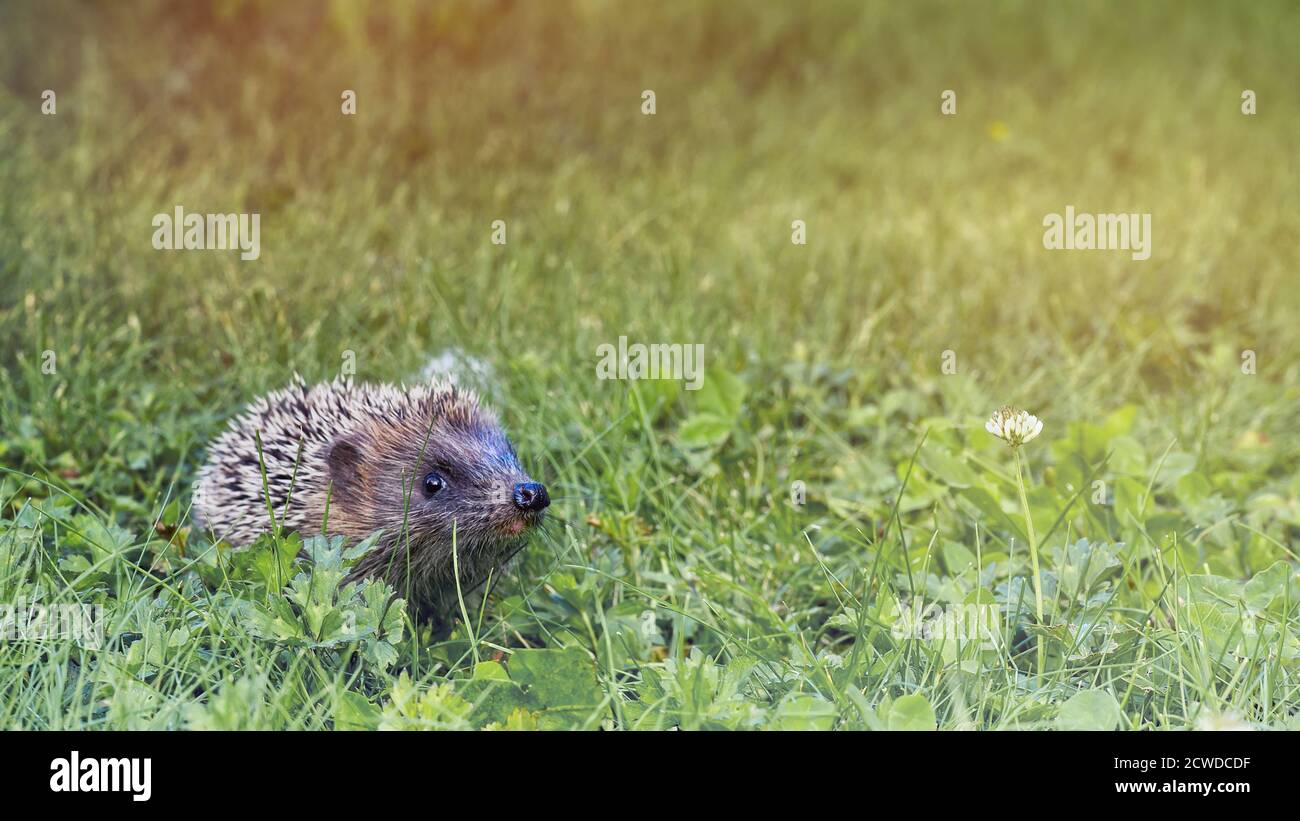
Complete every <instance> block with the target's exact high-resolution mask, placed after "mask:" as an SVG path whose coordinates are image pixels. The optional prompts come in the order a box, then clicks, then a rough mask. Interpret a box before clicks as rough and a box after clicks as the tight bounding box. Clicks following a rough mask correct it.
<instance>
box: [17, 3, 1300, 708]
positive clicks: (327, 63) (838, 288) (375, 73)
mask: <svg viewBox="0 0 1300 821" xmlns="http://www.w3.org/2000/svg"><path fill="white" fill-rule="evenodd" d="M1185 5H1186V4H1183V3H1165V2H1158V3H1147V4H1142V5H1140V6H1138V7H1136V8H1135V7H1132V6H1131V5H1129V4H1121V3H1114V4H1111V3H1091V4H1087V5H1082V6H1074V7H1055V6H1048V7H1044V6H1042V5H1041V4H1029V3H1025V4H1020V3H1000V4H991V5H987V6H984V5H982V6H979V7H976V6H970V5H964V4H963V5H957V6H952V7H947V6H930V5H921V4H892V3H891V4H886V3H880V4H876V3H868V4H865V5H863V4H859V3H848V2H845V3H839V2H828V3H819V4H817V5H816V6H815V7H814V8H813V9H812V10H811V11H806V10H800V9H799V7H797V5H795V4H790V5H778V4H754V5H752V6H746V7H743V8H739V9H738V8H736V7H735V6H734V5H733V4H728V3H705V4H668V5H667V6H666V7H662V8H655V9H651V8H643V7H642V4H603V3H594V2H583V1H582V0H574V1H573V2H569V3H547V4H531V3H518V4H512V3H465V2H452V3H448V4H443V5H440V6H438V7H437V8H438V11H436V12H430V13H427V14H419V13H417V14H413V15H406V14H404V13H403V12H401V11H393V12H391V13H390V14H388V16H386V17H384V18H383V19H380V20H370V21H368V22H367V21H364V20H359V19H357V18H356V16H355V14H352V13H349V12H348V10H349V9H352V8H354V7H353V6H351V5H349V4H337V5H336V6H334V11H329V12H327V11H325V10H324V8H325V7H324V5H323V4H320V6H321V7H320V8H317V4H306V3H303V4H296V3H287V4H286V3H261V2H247V3H216V2H213V3H209V4H192V3H189V4H173V3H168V2H161V1H159V2H154V3H149V4H134V5H133V6H132V7H131V8H130V9H127V8H117V7H113V6H110V7H108V8H92V7H87V6H83V5H82V4H78V3H67V2H56V3H47V4H36V3H30V4H10V5H7V6H6V7H5V8H4V9H3V10H0V17H3V18H4V19H2V20H0V30H4V31H6V32H8V34H7V35H6V37H5V39H6V45H8V46H12V47H11V48H6V49H4V50H3V52H4V53H3V54H2V55H0V145H3V147H4V152H3V155H4V157H3V159H2V160H0V365H2V366H3V369H2V370H0V465H3V478H0V602H6V603H14V602H27V603H32V602H42V603H51V604H52V603H85V604H95V605H99V606H101V607H102V608H103V611H102V613H103V621H102V623H103V625H104V627H105V641H104V643H103V645H102V646H101V647H99V648H98V649H89V648H87V647H85V646H82V645H78V644H76V643H74V642H68V641H58V640H54V639H45V640H41V641H36V640H23V641H17V640H6V641H4V642H3V643H0V665H3V668H4V670H5V674H4V675H0V726H3V727H8V728H13V727H23V728H32V729H44V728H141V727H166V728H175V727H259V728H299V729H316V728H336V727H478V726H483V725H486V724H499V725H503V726H512V727H530V726H542V727H618V728H648V727H667V726H681V727H687V728H695V727H736V728H740V727H767V728H776V727H819V728H820V727H837V728H891V727H903V728H911V727H918V728H919V727H932V726H937V727H939V728H941V729H959V728H960V729H965V728H979V729H1002V728H1034V729H1039V728H1052V727H1118V728H1123V729H1145V728H1158V729H1178V728H1188V727H1198V726H1200V727H1204V726H1219V725H1223V724H1242V723H1244V724H1249V725H1251V726H1257V727H1274V728H1282V727H1295V726H1296V722H1297V719H1296V715H1295V714H1296V705H1297V687H1300V667H1298V664H1297V653H1300V646H1297V641H1296V637H1295V636H1296V627H1297V621H1298V619H1300V614H1298V612H1297V602H1298V600H1300V587H1298V586H1297V580H1296V567H1297V562H1298V561H1300V558H1298V557H1297V555H1296V541H1297V540H1296V536H1297V533H1300V480H1298V479H1297V478H1296V477H1297V465H1298V464H1300V437H1297V434H1296V431H1297V430H1300V424H1298V423H1300V401H1298V400H1300V369H1297V367H1296V364H1295V363H1296V362H1297V361H1298V360H1297V353H1298V351H1297V339H1296V335H1295V333H1294V324H1295V323H1294V317H1295V316H1296V309H1297V307H1300V306H1297V304H1296V303H1297V291H1296V289H1295V288H1294V287H1293V282H1292V280H1293V278H1294V272H1295V268H1296V265H1297V263H1298V262H1300V259H1297V252H1296V249H1297V247H1300V245H1298V244H1297V239H1298V238H1300V216H1298V215H1300V208H1298V207H1297V204H1298V203H1297V173H1298V171H1297V166H1296V160H1295V151H1294V146H1295V143H1296V138H1297V136H1298V135H1300V93H1297V90H1296V88H1295V87H1294V84H1288V82H1287V79H1286V78H1288V77H1291V76H1294V73H1295V72H1294V69H1295V58H1294V55H1295V54H1297V53H1300V42H1298V41H1300V26H1297V25H1296V23H1297V22H1298V21H1297V20H1296V11H1295V9H1293V8H1290V7H1288V6H1286V5H1285V4H1280V3H1276V4H1275V3H1255V4H1250V5H1249V6H1245V7H1235V6H1231V5H1227V4H1222V5H1219V4H1216V5H1204V6H1198V7H1197V9H1196V13H1194V14H1193V13H1186V12H1185V10H1184V9H1185ZM394 8H395V9H401V8H405V6H404V5H402V4H396V5H395V6H394ZM68 55H75V56H74V57H72V58H69V57H68ZM47 88H50V89H54V90H56V92H57V95H58V96H57V106H58V108H57V114H55V115H54V116H42V115H41V114H40V100H41V92H42V91H43V90H44V89H47ZM949 88H951V89H955V90H956V91H957V93H958V113H957V115H956V116H954V117H944V116H941V115H940V114H939V102H940V94H941V92H942V91H943V90H944V89H949ZM1244 88H1250V89H1253V90H1254V91H1255V92H1256V94H1257V95H1258V100H1259V104H1258V105H1259V113H1258V114H1257V115H1255V116H1253V117H1248V116H1243V115H1242V114H1241V111H1240V96H1241V92H1242V89H1244ZM343 89H354V90H356V92H357V100H358V104H357V109H358V113H357V115H356V116H355V117H345V116H343V115H341V114H340V111H339V104H340V103H339V100H340V94H341V91H342V90H343ZM645 89H652V90H654V91H655V93H656V113H655V114H654V115H653V116H646V115H643V114H642V113H641V93H642V91H643V90H645ZM177 204H181V205H183V206H185V207H186V209H187V210H191V211H200V212H218V211H219V212H231V211H256V212H258V213H260V214H261V244H262V253H261V257H260V259H258V260H257V261H250V262H241V261H240V260H239V258H238V254H236V253H233V252H197V251H196V252H187V253H180V252H162V251H155V250H154V249H153V248H152V247H151V245H150V237H151V235H152V228H151V219H152V216H153V215H154V214H155V213H159V212H168V211H170V210H171V209H172V208H173V207H174V206H175V205H177ZM1066 205H1074V206H1075V207H1076V208H1077V209H1079V210H1087V211H1094V212H1096V211H1106V212H1110V211H1120V212H1127V211H1140V212H1149V213H1151V214H1152V215H1153V247H1154V252H1153V254H1152V256H1151V259H1149V260H1147V261H1145V262H1137V261H1133V260H1131V259H1130V257H1129V255H1128V254H1127V253H1111V252H1101V251H1094V252H1082V251H1080V252H1065V251H1047V250H1045V249H1044V248H1043V246H1042V242H1041V238H1042V230H1043V229H1042V217H1043V215H1044V214H1046V213H1052V212H1056V213H1059V212H1061V211H1063V210H1064V208H1065V206H1066ZM498 219H499V220H505V221H506V223H507V226H508V243H507V244H506V245H505V246H499V245H493V244H492V243H491V242H490V234H491V231H492V227H491V226H492V222H493V221H494V220H498ZM794 220H804V221H805V223H806V225H807V234H808V241H807V244H806V245H795V244H792V242H791V223H792V222H793V221H794ZM621 335H625V336H627V337H628V338H629V339H630V340H631V341H642V342H682V343H688V342H689V343H703V344H704V345H705V346H706V362H707V366H708V373H707V378H706V381H705V384H704V387H703V389H701V390H699V391H683V390H681V389H680V385H679V384H678V383H673V382H647V381H643V382H620V381H602V380H598V379H596V377H595V368H596V363H597V354H596V349H597V347H598V346H599V345H601V344H603V343H615V342H616V341H617V338H618V337H619V336H621ZM446 349H455V350H460V351H464V352H465V353H467V354H468V355H471V356H473V357H476V358H478V359H480V360H482V361H484V362H487V363H490V365H491V366H492V368H493V373H494V376H493V379H492V383H491V388H490V393H491V396H492V398H493V400H494V401H495V403H496V404H497V405H498V406H499V408H500V409H501V411H502V416H503V419H504V421H505V424H506V426H507V429H508V430H509V431H510V433H511V436H512V438H513V439H514V441H515V444H516V446H517V447H518V450H519V452H520V454H521V456H522V458H523V460H524V462H525V465H526V466H527V468H528V469H529V472H530V473H531V474H532V475H533V476H534V477H537V478H538V479H540V480H542V481H545V482H546V484H547V485H548V487H550V488H551V490H552V495H553V496H554V497H555V499H556V502H555V504H554V506H553V511H554V513H555V514H556V515H555V517H554V518H555V521H554V522H553V523H552V526H551V527H550V529H549V530H548V531H547V533H546V534H545V535H544V536H543V537H542V538H539V540H538V541H537V543H536V544H534V545H533V546H531V547H530V548H529V549H528V550H527V551H525V553H524V554H523V560H522V562H521V563H520V564H518V565H517V566H516V567H515V569H514V570H513V571H512V573H511V574H510V575H509V576H508V577H506V578H503V579H500V580H498V583H497V584H496V585H495V586H494V588H493V592H492V594H491V595H490V596H489V597H488V598H487V600H486V602H484V603H482V604H481V605H477V603H476V602H473V601H467V602H466V606H465V609H464V613H463V616H464V617H465V618H462V620H461V623H460V625H459V626H458V627H457V629H456V632H455V633H454V634H453V635H452V636H451V637H450V638H448V639H445V640H443V639H435V638H434V637H433V636H432V635H431V634H430V633H429V631H428V629H427V627H424V626H422V625H418V624H413V623H411V622H410V620H409V619H408V618H406V617H405V616H404V615H403V612H402V610H401V608H400V607H394V606H393V605H392V603H391V601H390V600H389V595H388V591H386V590H384V589H382V588H381V587H379V586H378V585H375V584H372V585H370V586H368V587H366V588H365V589H343V588H339V587H338V579H339V578H341V575H342V573H343V568H344V567H345V566H346V564H347V562H348V561H349V559H348V558H347V557H346V555H345V554H344V552H343V550H344V546H342V545H337V544H334V545H331V544H327V543H324V542H322V541H320V540H309V541H308V542H306V543H303V542H301V541H300V540H298V539H297V537H296V536H293V535H291V534H278V535H277V536H275V537H273V538H268V539H266V540H264V541H263V542H261V543H259V544H258V545H256V546H254V547H253V548H250V549H246V550H241V551H231V550H229V549H227V548H226V547H224V546H222V547H215V546H213V545H211V543H210V541H208V540H207V539H206V538H205V537H204V535H203V534H201V533H199V532H197V531H196V530H194V529H193V528H191V527H190V522H189V519H188V515H187V511H188V504H189V495H190V491H189V485H190V482H191V480H192V478H193V475H194V472H195V470H196V468H197V466H198V465H199V464H200V463H201V460H202V455H203V447H204V445H205V443H206V442H207V441H208V440H209V439H210V438H211V437H212V436H213V435H214V434H215V433H216V432H217V431H219V430H220V429H221V426H222V425H223V423H224V420H225V419H226V418H227V417H229V416H230V415H231V414H232V413H233V412H235V411H236V410H238V408H239V407H240V406H241V405H242V404H243V403H245V402H247V401H249V400H250V399H252V398H253V397H255V396H257V395H259V394H261V393H264V392H265V391H267V390H269V389H272V388H274V387H278V386H280V385H282V384H283V383H285V382H286V381H288V378H289V376H290V374H291V373H292V372H293V371H295V370H297V371H300V372H302V373H303V374H304V375H305V376H307V377H308V378H309V379H328V378H331V377H333V376H334V375H335V374H337V373H338V372H339V370H340V368H341V366H342V363H343V362H344V361H345V358H346V357H347V356H349V355H352V356H354V357H355V362H356V368H357V378H359V379H366V380H374V381H382V380H401V379H411V378H413V377H414V376H415V375H416V374H418V373H419V372H420V370H421V368H422V367H423V366H424V364H425V363H426V362H427V361H428V360H429V359H430V358H431V357H433V356H435V355H436V354H438V353H439V352H441V351H444V350H446ZM1243 351H1253V352H1254V355H1255V357H1256V363H1257V368H1256V371H1255V373H1244V372H1243V369H1242V366H1243V360H1242V354H1243ZM46 352H53V359H52V360H51V359H50V357H49V355H48V354H47V353H46ZM51 362H52V363H53V365H54V372H53V373H49V372H46V371H47V370H48V364H49V363H51ZM951 362H955V365H956V372H955V373H948V372H946V371H945V369H944V365H945V363H951ZM43 365H46V366H47V367H46V368H44V369H43V367H42V366H43ZM1003 404H1015V405H1017V406H1020V407H1024V408H1028V409H1030V410H1031V411H1032V412H1033V413H1035V414H1037V415H1038V416H1039V417H1040V418H1042V419H1043V420H1044V423H1045V427H1044V432H1043V434H1042V435H1041V436H1040V437H1039V438H1038V439H1036V440H1034V441H1033V442H1030V443H1028V444H1027V445H1025V446H1024V447H1023V448H1022V450H1021V455H1022V456H1023V457H1024V459H1025V482H1026V486H1027V488H1026V490H1027V492H1026V498H1025V500H1024V507H1025V508H1027V509H1028V516H1029V517H1030V521H1029V522H1028V523H1026V521H1025V515H1024V513H1023V512H1022V505H1021V499H1020V497H1019V490H1018V489H1017V465H1016V462H1015V459H1014V458H1013V456H1012V454H1011V453H1010V452H1009V450H1008V449H1007V448H1006V446H1005V445H1003V444H1002V443H1000V442H998V441H997V440H995V439H994V438H993V437H991V436H990V435H988V434H987V433H985V432H984V430H983V421H984V419H986V418H987V417H988V415H989V414H990V413H992V411H993V410H994V409H996V408H998V407H999V406H1001V405H1003ZM795 482H801V483H802V488H803V492H804V494H805V503H804V504H802V505H796V504H792V502H791V498H792V486H793V483H795ZM1096 482H1101V483H1103V484H1101V485H1097V484H1095V483H1096ZM1026 524H1029V526H1030V527H1029V528H1028V529H1027V528H1026ZM1029 529H1032V531H1033V532H1035V533H1036V534H1037V536H1038V538H1037V543H1038V545H1039V552H1040V558H1041V560H1042V567H1041V576H1042V588H1043V599H1044V617H1043V619H1042V620H1041V621H1040V620H1039V619H1038V618H1037V617H1036V615H1035V605H1034V593H1033V581H1032V578H1033V574H1032V572H1031V570H1030V556H1029V552H1028V549H1027V544H1026V538H1025V535H1026V532H1027V530H1029ZM300 549H304V550H305V552H306V553H307V554H308V555H309V556H310V558H303V559H295V558H294V557H295V555H296V554H298V552H299V550H300ZM476 605H477V606H476ZM921 606H924V607H931V606H933V607H938V608H942V609H943V610H944V611H945V612H948V613H976V614H987V613H993V614H995V617H994V621H993V627H994V629H993V630H991V635H990V636H989V637H987V638H986V640H984V641H958V640H955V639H952V638H949V639H947V640H943V639H940V638H938V637H936V636H935V635H934V634H933V631H930V634H929V635H928V636H927V635H926V631H925V630H921V629H919V628H918V626H917V624H916V616H917V611H916V610H915V609H913V608H915V607H921ZM963 608H965V609H963ZM933 614H934V611H932V610H931V611H926V612H925V613H922V614H921V615H922V616H923V617H924V616H926V615H933ZM914 628H916V629H914Z"/></svg>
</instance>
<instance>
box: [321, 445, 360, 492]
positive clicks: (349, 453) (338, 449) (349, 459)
mask: <svg viewBox="0 0 1300 821" xmlns="http://www.w3.org/2000/svg"><path fill="white" fill-rule="evenodd" d="M326 462H327V463H328V464H329V469H330V482H331V483H333V485H334V498H335V499H347V498H351V497H354V496H356V495H357V493H358V492H359V491H360V489H361V482H362V479H363V477H362V475H361V464H362V462H361V451H360V450H359V449H358V448H357V446H356V443H355V442H353V441H352V440H351V439H339V440H336V441H335V442H334V443H333V444H332V445H330V452H329V456H327V457H326Z"/></svg>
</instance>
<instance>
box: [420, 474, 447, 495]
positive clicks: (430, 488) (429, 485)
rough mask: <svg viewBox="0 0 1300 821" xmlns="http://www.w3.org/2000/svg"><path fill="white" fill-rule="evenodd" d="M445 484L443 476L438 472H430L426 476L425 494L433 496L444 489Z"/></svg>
mask: <svg viewBox="0 0 1300 821" xmlns="http://www.w3.org/2000/svg"><path fill="white" fill-rule="evenodd" d="M444 484H446V483H445V482H443V481H442V477H441V476H439V475H438V474H436V473H430V474H429V475H428V476H426V477H424V495H425V496H432V495H433V494H435V493H437V492H438V491H440V490H442V486H443V485H444Z"/></svg>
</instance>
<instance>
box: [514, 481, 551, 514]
mask: <svg viewBox="0 0 1300 821" xmlns="http://www.w3.org/2000/svg"><path fill="white" fill-rule="evenodd" d="M550 503H551V497H550V496H547V495H546V485H542V484H538V483H537V482H523V483H522V484H518V485H515V507H517V508H519V509H520V510H545V509H546V506H547V505H549V504H550Z"/></svg>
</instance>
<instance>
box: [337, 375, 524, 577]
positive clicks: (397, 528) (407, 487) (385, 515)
mask: <svg viewBox="0 0 1300 821" xmlns="http://www.w3.org/2000/svg"><path fill="white" fill-rule="evenodd" d="M409 397H410V400H411V401H410V403H409V404H407V405H405V406H401V407H400V410H399V411H396V412H394V413H393V414H391V415H387V416H383V415H381V416H376V417H372V418H369V419H367V420H365V422H364V423H363V424H361V425H359V426H358V427H357V428H356V429H354V430H352V431H350V432H348V433H347V434H344V435H343V436H340V437H339V438H338V439H337V440H335V441H334V442H332V443H331V444H330V446H329V450H328V453H327V454H326V462H327V465H328V473H329V479H330V481H331V483H332V485H333V492H332V500H331V505H330V508H331V512H330V520H331V524H333V523H334V522H335V521H336V520H337V521H339V523H340V525H342V526H341V527H339V528H338V530H339V531H341V532H345V533H347V532H351V533H352V534H354V535H361V534H362V533H365V532H369V531H374V530H379V529H382V530H383V531H384V532H385V533H386V534H387V535H388V537H389V538H390V539H392V538H396V539H399V540H401V542H405V540H406V538H407V534H409V537H410V544H411V548H412V554H413V556H414V555H415V554H416V553H423V554H425V557H420V558H426V557H427V558H429V559H433V558H441V557H445V556H446V555H447V553H449V552H450V550H451V545H452V539H453V533H454V534H455V542H456V549H457V551H458V552H459V554H460V556H461V557H462V559H464V558H466V557H470V558H477V557H482V558H488V557H490V556H491V555H492V554H495V553H498V552H504V551H505V550H506V549H508V547H509V546H510V545H512V544H518V543H519V541H520V540H521V539H522V538H523V537H524V536H525V535H526V533H527V531H528V530H529V529H531V528H532V527H535V526H536V525H538V524H540V522H541V521H542V518H543V516H544V515H545V514H544V511H545V510H546V507H547V505H549V504H550V497H549V496H548V495H547V492H546V488H545V486H543V485H541V484H539V483H537V482H534V481H533V480H532V479H531V478H529V476H528V474H527V473H525V472H524V470H523V468H522V467H520V465H519V459H518V457H517V456H516V455H515V449H514V446H513V445H511V444H510V440H509V439H507V438H506V435H505V433H504V432H503V431H502V430H501V426H500V424H499V423H498V421H497V418H496V416H495V415H494V414H493V413H492V412H491V411H489V410H488V409H486V408H484V407H482V406H480V405H479V403H478V400H477V398H476V397H475V396H474V394H473V393H471V392H469V391H467V390H464V389H462V388H458V387H456V386H454V385H451V386H438V387H435V388H432V389H429V390H427V391H425V390H418V391H413V392H411V394H410V395H409ZM335 511H337V513H336V512H335ZM334 529H335V528H334V527H331V530H334Z"/></svg>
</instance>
